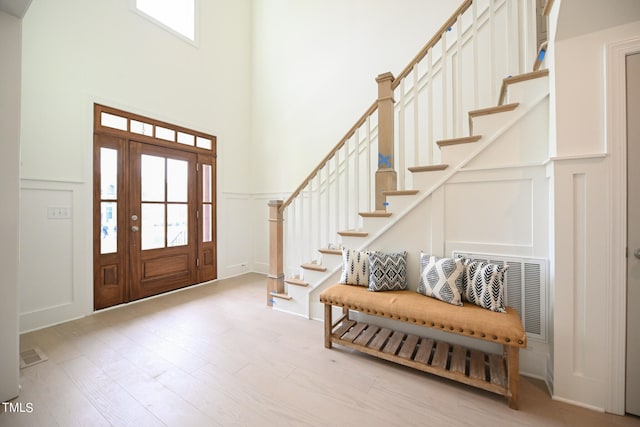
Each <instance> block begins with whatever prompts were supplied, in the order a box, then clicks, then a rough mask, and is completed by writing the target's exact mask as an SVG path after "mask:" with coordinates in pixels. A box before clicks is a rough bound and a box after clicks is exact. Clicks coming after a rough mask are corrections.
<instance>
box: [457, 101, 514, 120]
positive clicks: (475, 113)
mask: <svg viewBox="0 0 640 427" xmlns="http://www.w3.org/2000/svg"><path fill="white" fill-rule="evenodd" d="M519 105H520V103H519V102H513V103H511V104H502V105H496V106H494V107H487V108H479V109H477V110H473V111H469V116H471V117H478V116H486V115H489V114H494V113H502V112H504V111H511V110H515V109H516V108H518V106H519Z"/></svg>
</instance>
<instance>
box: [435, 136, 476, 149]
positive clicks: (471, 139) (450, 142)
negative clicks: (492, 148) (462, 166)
mask: <svg viewBox="0 0 640 427" xmlns="http://www.w3.org/2000/svg"><path fill="white" fill-rule="evenodd" d="M480 138H482V136H481V135H471V136H463V137H460V138H450V139H442V140H440V141H437V144H438V147H444V146H448V145H457V144H467V143H470V142H476V141H479V140H480Z"/></svg>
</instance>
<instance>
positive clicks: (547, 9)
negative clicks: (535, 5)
mask: <svg viewBox="0 0 640 427" xmlns="http://www.w3.org/2000/svg"><path fill="white" fill-rule="evenodd" d="M552 8H553V0H547V2H546V3H545V4H544V9H542V16H549V15H550V14H551V9H552Z"/></svg>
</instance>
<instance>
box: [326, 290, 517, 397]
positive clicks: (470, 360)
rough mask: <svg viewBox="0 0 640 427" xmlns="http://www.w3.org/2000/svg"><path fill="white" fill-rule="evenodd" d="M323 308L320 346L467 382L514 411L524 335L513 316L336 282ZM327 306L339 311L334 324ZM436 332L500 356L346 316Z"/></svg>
mask: <svg viewBox="0 0 640 427" xmlns="http://www.w3.org/2000/svg"><path fill="white" fill-rule="evenodd" d="M320 302H321V303H323V304H324V346H325V347H326V348H331V347H332V344H333V343H335V344H340V345H342V346H345V347H349V348H353V349H356V350H359V351H361V352H363V353H367V354H370V355H373V356H376V357H379V358H382V359H385V360H389V361H392V362H396V363H399V364H401V365H405V366H409V367H411V368H415V369H419V370H421V371H424V372H429V373H432V374H435V375H439V376H442V377H445V378H449V379H452V380H456V381H459V382H461V383H465V384H469V385H471V386H475V387H478V388H481V389H484V390H488V391H491V392H493V393H497V394H500V395H503V396H506V397H507V398H508V402H509V407H511V408H513V409H518V389H519V384H520V354H519V351H520V348H525V347H526V345H527V336H526V333H525V330H524V327H523V326H522V322H521V321H520V316H519V315H518V313H517V312H516V311H515V310H514V309H512V308H510V307H507V312H506V313H496V312H493V311H490V310H486V309H484V308H482V307H478V306H476V305H474V304H472V303H469V302H465V304H464V306H463V307H460V306H454V305H450V304H447V303H445V302H442V301H439V300H436V299H433V298H429V297H426V296H424V295H421V294H418V293H417V292H415V291H412V290H404V291H387V292H371V291H369V290H368V289H367V288H366V287H363V286H351V285H342V284H336V285H333V286H331V287H329V288H327V289H325V290H324V291H323V292H322V293H321V294H320ZM332 306H336V307H342V309H343V316H342V317H340V318H339V319H337V321H336V322H335V323H334V322H333V320H332ZM350 310H353V311H358V312H361V313H366V314H369V315H373V316H379V317H385V318H390V319H394V320H399V321H402V322H407V323H412V324H416V325H421V326H425V327H428V328H434V329H439V330H442V331H445V332H449V333H452V334H457V335H463V336H466V337H472V338H476V339H480V340H485V341H489V342H493V343H498V344H501V345H502V346H503V350H504V351H503V354H502V355H499V354H492V353H484V352H481V351H478V350H473V349H467V348H465V347H462V346H459V345H451V344H449V343H447V342H444V341H442V342H437V341H434V340H433V339H431V338H424V337H419V336H416V335H412V334H407V333H403V332H399V331H394V330H391V329H389V328H381V327H378V326H374V325H369V324H367V323H363V322H356V321H354V320H352V319H350V318H349V311H350Z"/></svg>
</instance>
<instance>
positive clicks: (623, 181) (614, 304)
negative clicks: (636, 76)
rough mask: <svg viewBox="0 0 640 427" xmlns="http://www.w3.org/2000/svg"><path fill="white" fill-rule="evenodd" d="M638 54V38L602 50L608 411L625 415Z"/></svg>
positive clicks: (639, 50)
mask: <svg viewBox="0 0 640 427" xmlns="http://www.w3.org/2000/svg"><path fill="white" fill-rule="evenodd" d="M638 52H640V37H635V38H632V39H628V40H624V41H621V42H616V43H610V44H607V45H606V48H605V55H606V60H605V64H604V65H605V81H606V82H605V83H606V85H605V94H604V95H605V107H606V112H605V126H606V130H605V145H606V151H607V152H608V153H609V155H610V159H611V161H610V162H609V165H610V168H611V169H610V174H611V175H610V176H611V189H610V193H609V194H610V197H611V200H610V202H611V222H610V224H609V226H610V234H609V235H610V236H611V242H610V244H611V252H610V253H611V264H610V265H611V271H610V278H611V292H610V293H609V294H608V295H610V299H609V301H608V307H609V324H608V329H609V341H610V342H609V376H608V377H609V379H608V385H607V388H608V393H607V395H608V398H607V402H606V406H605V410H606V411H607V412H611V413H614V414H619V415H624V413H625V367H626V344H625V342H626V313H627V310H626V306H627V298H626V283H627V277H626V271H627V261H626V247H627V148H626V144H627V137H626V129H627V128H626V123H627V120H626V116H627V108H626V76H625V74H626V66H625V65H626V61H625V58H626V56H627V55H629V54H633V53H638Z"/></svg>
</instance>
